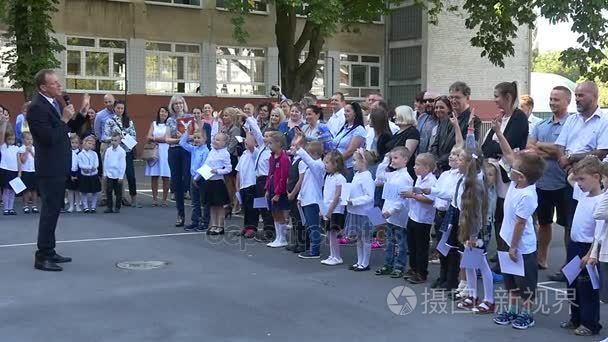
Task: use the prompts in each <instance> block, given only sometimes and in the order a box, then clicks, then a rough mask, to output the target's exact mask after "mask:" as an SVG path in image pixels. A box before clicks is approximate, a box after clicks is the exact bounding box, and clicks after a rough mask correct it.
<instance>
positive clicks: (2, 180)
mask: <svg viewBox="0 0 608 342" xmlns="http://www.w3.org/2000/svg"><path fill="white" fill-rule="evenodd" d="M8 125H9V123H8V116H5V115H0V155H1V156H2V158H1V159H0V186H2V203H4V215H17V212H15V209H14V205H15V191H14V190H13V188H12V187H11V185H10V184H9V182H10V181H12V180H13V179H15V178H17V176H18V175H19V168H20V166H21V165H20V163H19V161H18V157H17V154H18V153H19V147H18V146H17V145H15V134H14V133H12V132H11V133H6V128H7V127H8Z"/></svg>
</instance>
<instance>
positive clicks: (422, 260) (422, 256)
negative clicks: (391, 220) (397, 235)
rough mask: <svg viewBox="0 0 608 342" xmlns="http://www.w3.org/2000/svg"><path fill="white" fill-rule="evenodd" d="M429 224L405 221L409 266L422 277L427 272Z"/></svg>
mask: <svg viewBox="0 0 608 342" xmlns="http://www.w3.org/2000/svg"><path fill="white" fill-rule="evenodd" d="M430 235H431V225H430V224H424V223H418V222H416V221H414V220H412V219H409V220H408V221H407V249H408V251H409V254H410V268H411V269H412V270H414V271H415V272H416V273H418V274H420V275H421V276H423V277H426V276H427V275H428V274H429V248H430Z"/></svg>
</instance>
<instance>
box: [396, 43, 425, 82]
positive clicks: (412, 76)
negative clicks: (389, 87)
mask: <svg viewBox="0 0 608 342" xmlns="http://www.w3.org/2000/svg"><path fill="white" fill-rule="evenodd" d="M389 53H390V67H389V70H390V75H391V77H390V79H391V81H405V80H417V79H420V78H421V77H422V47H420V46H410V47H403V48H396V49H390V52H389Z"/></svg>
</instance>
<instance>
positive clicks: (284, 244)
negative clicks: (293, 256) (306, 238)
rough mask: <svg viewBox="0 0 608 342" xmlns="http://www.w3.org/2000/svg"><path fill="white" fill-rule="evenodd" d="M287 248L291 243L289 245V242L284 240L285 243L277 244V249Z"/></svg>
mask: <svg viewBox="0 0 608 342" xmlns="http://www.w3.org/2000/svg"><path fill="white" fill-rule="evenodd" d="M287 246H289V243H288V242H287V241H285V240H283V241H279V242H277V244H276V247H277V248H281V247H287Z"/></svg>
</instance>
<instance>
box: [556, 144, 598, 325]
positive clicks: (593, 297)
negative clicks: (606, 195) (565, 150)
mask: <svg viewBox="0 0 608 342" xmlns="http://www.w3.org/2000/svg"><path fill="white" fill-rule="evenodd" d="M603 173H604V172H603V170H602V164H601V163H600V160H599V159H598V158H597V157H596V156H592V155H591V156H587V157H585V158H584V159H583V160H581V161H580V162H578V163H576V164H575V165H574V167H573V168H572V173H571V174H570V176H569V177H568V181H569V182H570V184H571V185H572V188H573V189H574V193H573V197H574V199H576V200H577V201H578V205H577V206H576V210H575V212H574V218H573V219H572V230H571V231H570V243H569V244H568V253H567V254H568V255H567V260H568V261H571V260H572V259H574V258H575V257H577V256H578V257H579V258H581V259H582V262H581V269H582V270H581V271H580V274H579V275H578V276H577V277H576V279H575V280H574V281H573V282H572V283H571V284H569V285H568V288H570V289H573V290H574V300H573V301H572V303H571V305H570V320H569V321H567V322H562V323H561V325H560V326H561V327H562V328H564V329H571V330H573V331H574V334H576V335H578V336H591V335H597V334H598V333H599V331H600V330H601V329H602V325H601V324H600V295H599V290H597V289H594V288H593V286H592V283H591V278H590V275H589V272H588V270H587V268H586V266H587V265H591V266H592V267H595V266H594V265H595V264H596V263H597V248H595V250H596V251H595V252H594V251H593V248H591V247H592V245H593V242H594V240H595V237H596V236H600V234H601V229H602V225H603V221H600V220H598V219H596V218H595V217H594V213H595V211H596V208H597V207H598V206H599V203H600V201H601V200H602V197H603V196H602V193H603V191H602V187H601V179H602V174H603Z"/></svg>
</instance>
